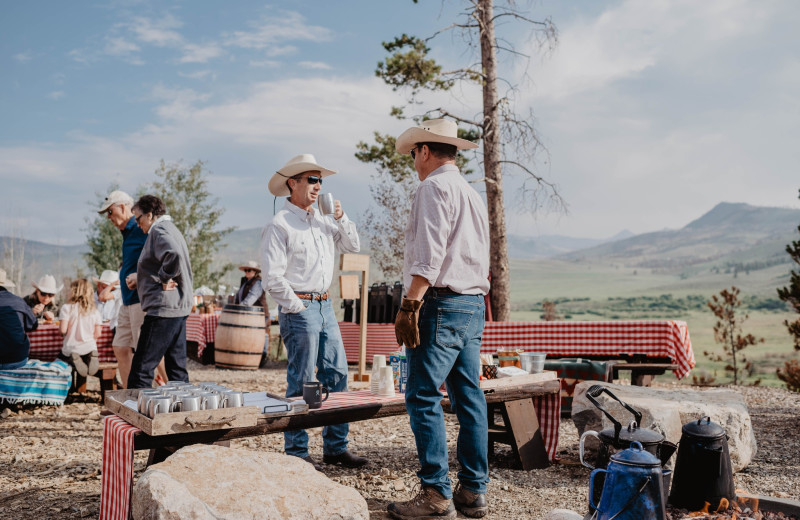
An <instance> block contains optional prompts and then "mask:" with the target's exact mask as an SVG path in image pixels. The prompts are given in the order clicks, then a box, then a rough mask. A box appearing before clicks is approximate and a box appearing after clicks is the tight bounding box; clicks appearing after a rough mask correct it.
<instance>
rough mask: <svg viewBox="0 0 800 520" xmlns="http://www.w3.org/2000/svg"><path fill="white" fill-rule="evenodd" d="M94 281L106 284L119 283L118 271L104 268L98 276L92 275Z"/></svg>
mask: <svg viewBox="0 0 800 520" xmlns="http://www.w3.org/2000/svg"><path fill="white" fill-rule="evenodd" d="M92 280H93V281H94V283H104V284H106V285H116V284H118V283H119V273H118V272H117V271H111V270H110V269H106V270H105V271H103V274H101V275H100V278H95V277H94V276H93V277H92Z"/></svg>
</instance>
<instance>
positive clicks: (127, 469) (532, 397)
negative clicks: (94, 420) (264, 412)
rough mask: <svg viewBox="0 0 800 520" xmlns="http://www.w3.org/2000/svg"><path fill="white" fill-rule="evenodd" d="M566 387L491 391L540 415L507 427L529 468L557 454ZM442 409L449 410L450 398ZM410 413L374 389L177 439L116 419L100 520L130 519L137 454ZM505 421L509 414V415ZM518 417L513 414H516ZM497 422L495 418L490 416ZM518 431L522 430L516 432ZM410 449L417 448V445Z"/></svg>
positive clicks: (106, 442) (159, 454) (106, 435)
mask: <svg viewBox="0 0 800 520" xmlns="http://www.w3.org/2000/svg"><path fill="white" fill-rule="evenodd" d="M559 390H560V383H559V381H558V380H557V379H552V380H549V381H542V382H536V383H526V384H523V385H520V386H511V385H509V386H506V387H503V388H495V389H492V390H488V391H486V392H485V397H486V402H487V404H488V405H490V406H491V405H495V404H500V405H503V404H512V405H513V404H515V403H521V404H526V405H528V404H530V405H532V406H533V407H534V408H535V411H536V413H535V417H533V418H528V420H527V421H525V424H521V425H516V424H507V425H506V426H507V427H508V429H509V432H510V433H511V434H512V435H514V434H516V435H518V436H520V437H524V438H527V439H529V441H528V442H527V443H526V444H525V445H522V446H520V447H514V453H515V454H516V455H518V456H519V457H520V458H522V459H523V460H521V462H522V464H523V467H525V466H526V465H528V466H529V467H544V466H546V465H547V463H548V461H550V460H553V459H554V458H555V456H556V449H557V447H558V428H559V424H560V413H559V410H560V399H559ZM442 406H443V407H445V409H448V408H449V406H450V403H449V400H448V399H447V398H446V397H445V398H444V399H443V400H442ZM405 413H406V408H405V397H404V396H403V395H402V394H396V395H394V396H392V397H382V396H377V395H373V394H371V393H370V392H369V391H368V390H360V391H353V392H339V393H331V394H330V398H329V399H328V400H326V401H325V402H323V403H322V407H321V408H318V409H315V410H309V411H308V413H307V414H299V415H280V414H271V415H269V416H261V417H260V418H259V420H258V423H257V424H256V425H255V426H250V427H243V428H227V429H218V430H208V431H199V432H193V433H183V434H175V435H160V436H149V435H146V434H145V433H144V432H143V431H142V430H140V429H139V428H137V427H136V426H133V425H131V424H129V423H128V422H126V421H125V420H123V419H122V418H120V417H118V416H116V415H111V416H108V417H106V418H105V420H104V423H103V474H102V489H101V498H100V518H101V520H104V519H115V520H116V519H119V520H127V518H128V514H129V511H130V498H131V490H132V488H133V453H134V450H145V449H147V450H151V452H150V461H149V462H148V463H150V462H158V461H160V460H163V458H164V457H165V456H166V455H168V454H169V453H171V451H169V450H168V449H167V448H170V449H174V448H178V447H182V446H188V445H191V444H197V443H212V442H220V441H230V440H232V439H238V438H243V437H252V436H255V435H263V434H268V433H280V432H284V431H287V430H296V429H301V428H302V429H307V428H316V427H320V426H327V425H331V424H339V423H342V422H356V421H364V420H368V419H377V418H380V417H389V416H395V415H402V414H405ZM504 417H505V416H504ZM512 417H513V415H512ZM490 420H491V421H492V422H493V418H490ZM515 428H516V429H515ZM409 449H414V446H413V445H410V446H409Z"/></svg>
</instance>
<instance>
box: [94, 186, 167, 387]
mask: <svg viewBox="0 0 800 520" xmlns="http://www.w3.org/2000/svg"><path fill="white" fill-rule="evenodd" d="M132 208H133V197H131V196H130V195H128V194H127V193H125V192H124V191H121V190H114V191H112V192H111V193H109V194H108V196H107V197H106V198H105V200H104V201H103V203H102V204H101V205H100V209H98V210H97V212H98V213H100V214H101V215H106V217H107V218H108V220H110V221H111V223H112V224H113V225H114V227H116V228H117V229H119V231H120V233H122V265H121V266H120V270H119V280H121V281H124V283H120V286H119V292H120V295H121V298H122V306H121V307H120V309H119V312H118V314H117V327H116V329H117V330H116V331H115V333H114V340H113V341H112V342H111V347H112V348H113V349H114V356H115V357H116V358H117V369H118V370H119V376H120V383H121V386H122V388H127V384H128V374H129V373H130V371H131V361H132V360H133V353H134V352H135V351H136V346H137V345H138V344H139V333H140V331H141V328H142V323H143V322H144V311H142V305H141V303H140V302H139V293H138V292H137V291H136V264H137V262H138V261H139V256H140V255H141V253H142V248H143V247H144V243H145V242H146V241H147V235H146V234H145V232H144V231H142V229H141V228H140V227H139V226H138V225H136V219H135V218H134V216H133V211H132ZM160 371H161V372H162V373H163V374H164V375H163V378H166V371H164V369H163V363H162V366H160Z"/></svg>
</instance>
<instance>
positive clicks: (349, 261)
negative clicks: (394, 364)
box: [339, 253, 369, 381]
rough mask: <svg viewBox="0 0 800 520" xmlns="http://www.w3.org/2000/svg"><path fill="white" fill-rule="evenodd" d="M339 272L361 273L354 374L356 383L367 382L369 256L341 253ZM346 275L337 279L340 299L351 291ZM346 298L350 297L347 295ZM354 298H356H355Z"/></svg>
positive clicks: (350, 283) (350, 284)
mask: <svg viewBox="0 0 800 520" xmlns="http://www.w3.org/2000/svg"><path fill="white" fill-rule="evenodd" d="M339 269H340V270H341V271H360V272H361V327H360V332H361V334H360V338H359V348H358V373H357V374H355V380H356V381H369V374H368V373H367V311H368V309H367V305H368V302H367V300H368V298H369V255H356V254H353V253H343V254H342V257H341V261H340V264H339ZM347 278H348V277H347V275H344V276H340V277H339V289H340V291H342V298H343V299H344V298H346V299H351V298H347V297H346V296H345V292H346V291H347V292H350V291H348V290H347V289H348V288H349V289H350V290H352V287H353V284H352V282H351V280H352V279H350V280H348V279H347ZM348 296H351V295H350V294H348ZM355 297H356V298H357V297H358V296H355Z"/></svg>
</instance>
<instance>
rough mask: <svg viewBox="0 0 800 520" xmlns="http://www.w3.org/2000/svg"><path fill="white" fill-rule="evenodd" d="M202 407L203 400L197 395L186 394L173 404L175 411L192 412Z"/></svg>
mask: <svg viewBox="0 0 800 520" xmlns="http://www.w3.org/2000/svg"><path fill="white" fill-rule="evenodd" d="M202 405H203V398H202V397H200V396H199V395H193V394H186V395H184V396H181V398H180V400H179V401H176V402H175V411H178V412H194V411H197V410H200V409H201V407H202Z"/></svg>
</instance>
